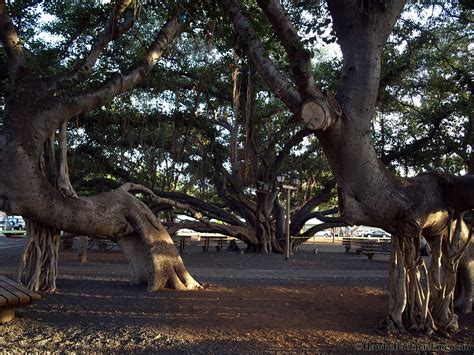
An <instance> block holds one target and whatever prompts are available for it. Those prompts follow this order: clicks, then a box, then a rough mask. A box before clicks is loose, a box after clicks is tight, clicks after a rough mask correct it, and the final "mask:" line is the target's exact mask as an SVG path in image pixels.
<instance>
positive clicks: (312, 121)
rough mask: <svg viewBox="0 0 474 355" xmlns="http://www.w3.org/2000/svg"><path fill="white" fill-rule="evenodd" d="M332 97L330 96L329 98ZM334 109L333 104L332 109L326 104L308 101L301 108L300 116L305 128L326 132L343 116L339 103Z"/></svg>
mask: <svg viewBox="0 0 474 355" xmlns="http://www.w3.org/2000/svg"><path fill="white" fill-rule="evenodd" d="M328 97H330V96H328ZM332 101H334V102H335V105H334V108H333V105H332V102H331V107H330V105H328V104H327V103H325V102H321V101H315V100H306V101H305V102H304V103H303V105H302V106H301V111H300V116H301V119H302V120H303V122H304V123H305V126H306V127H307V128H309V129H311V130H313V131H319V130H322V131H324V130H326V129H327V128H329V127H330V126H332V125H333V124H334V123H335V122H336V120H337V118H338V117H339V116H340V114H341V109H340V107H339V104H337V101H336V100H335V99H334V98H332Z"/></svg>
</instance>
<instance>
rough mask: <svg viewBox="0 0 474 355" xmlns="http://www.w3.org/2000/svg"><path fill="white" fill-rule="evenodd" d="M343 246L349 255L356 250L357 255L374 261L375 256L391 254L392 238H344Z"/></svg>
mask: <svg viewBox="0 0 474 355" xmlns="http://www.w3.org/2000/svg"><path fill="white" fill-rule="evenodd" d="M342 245H343V246H344V247H345V248H346V252H347V253H348V252H349V251H350V250H351V249H355V252H356V253H357V254H365V255H367V257H368V258H369V259H372V258H373V257H374V255H375V254H390V252H391V246H392V243H391V239H390V238H370V237H344V238H342Z"/></svg>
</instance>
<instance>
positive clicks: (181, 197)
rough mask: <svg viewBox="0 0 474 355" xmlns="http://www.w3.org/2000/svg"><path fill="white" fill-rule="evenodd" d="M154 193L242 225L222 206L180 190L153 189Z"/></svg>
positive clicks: (222, 219)
mask: <svg viewBox="0 0 474 355" xmlns="http://www.w3.org/2000/svg"><path fill="white" fill-rule="evenodd" d="M155 193H156V195H157V196H159V197H164V198H168V199H171V200H176V201H179V202H182V203H186V204H188V205H189V206H192V207H193V208H194V209H196V210H199V211H202V212H203V213H205V214H208V215H209V217H212V218H216V219H218V220H221V221H222V222H225V223H228V224H232V225H239V226H244V225H245V224H244V223H243V222H241V221H240V220H239V219H238V218H236V217H235V216H234V215H233V214H232V213H229V212H227V211H225V210H223V209H222V208H219V207H217V206H215V205H212V204H210V203H207V202H205V201H202V200H200V199H198V198H196V197H193V196H189V195H187V194H185V193H182V192H176V191H173V192H165V191H155Z"/></svg>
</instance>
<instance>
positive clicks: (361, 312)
mask: <svg viewBox="0 0 474 355" xmlns="http://www.w3.org/2000/svg"><path fill="white" fill-rule="evenodd" d="M0 245H1V244H0ZM315 247H317V248H318V249H319V253H318V254H317V255H315V254H314V248H315ZM20 250H21V249H19V248H16V249H15V248H13V249H12V248H10V249H1V248H0V274H3V275H7V276H11V275H12V273H13V272H14V270H15V266H16V264H17V261H18V255H19V252H20ZM183 258H184V259H185V263H186V265H187V266H188V268H189V270H190V271H191V272H192V273H193V274H194V275H195V276H196V278H197V279H198V280H199V281H201V282H203V283H204V285H205V286H206V288H205V289H204V290H201V291H191V292H177V291H171V290H165V291H162V292H158V293H149V292H147V291H146V289H145V288H144V287H132V286H130V285H128V270H129V269H128V266H127V264H126V261H125V259H124V257H123V255H122V254H121V252H120V251H118V250H112V251H99V250H93V251H92V252H90V254H89V262H88V263H87V264H86V265H81V264H79V262H78V261H77V255H76V253H75V251H74V250H73V251H62V252H61V258H60V270H61V276H60V277H59V280H58V286H59V290H58V291H57V292H55V293H53V294H44V295H43V299H42V300H41V301H40V302H38V303H35V304H33V305H30V306H28V307H27V308H24V309H21V310H18V311H17V318H16V319H15V320H13V321H11V322H9V323H7V324H4V325H0V351H6V352H25V351H40V352H43V351H80V352H107V353H109V352H118V353H121V352H127V353H128V352H139V353H141V352H153V353H156V352H159V353H189V354H199V353H205V354H209V353H216V354H221V353H236V354H241V353H282V354H283V353H299V354H305V353H314V352H321V351H324V352H335V353H350V352H355V351H357V350H362V351H365V350H377V352H379V353H386V352H387V350H393V349H398V350H412V351H415V350H417V349H418V350H419V349H421V348H420V347H424V349H432V350H433V351H440V350H441V351H443V352H446V351H449V350H450V351H452V350H458V351H459V352H461V350H466V352H464V353H472V352H473V349H474V343H473V340H474V331H473V330H474V316H472V315H469V316H462V317H461V318H460V323H461V327H462V330H461V332H460V333H459V334H457V335H456V336H455V337H454V338H452V339H446V338H427V337H423V336H412V335H411V336H410V335H408V336H387V335H386V334H385V333H384V331H382V330H381V329H380V327H379V324H380V321H381V320H382V319H383V318H384V316H385V313H386V310H387V307H388V297H387V293H386V284H387V280H388V279H387V273H388V272H387V268H388V259H387V257H386V256H376V257H375V258H374V260H368V259H367V258H366V257H365V256H358V255H355V254H353V253H349V254H346V253H344V252H343V248H342V247H341V246H334V245H316V246H315V245H307V246H305V247H304V248H303V250H301V251H299V252H297V253H296V254H295V255H294V256H293V258H292V259H290V260H289V261H287V262H285V261H284V260H283V258H282V256H279V255H256V254H244V255H241V254H238V253H233V252H228V251H221V252H219V253H217V252H216V251H209V252H206V253H203V252H202V251H201V250H200V249H199V248H198V247H197V246H196V245H194V246H191V247H190V248H187V249H186V250H185V253H184V254H183ZM392 353H393V352H392Z"/></svg>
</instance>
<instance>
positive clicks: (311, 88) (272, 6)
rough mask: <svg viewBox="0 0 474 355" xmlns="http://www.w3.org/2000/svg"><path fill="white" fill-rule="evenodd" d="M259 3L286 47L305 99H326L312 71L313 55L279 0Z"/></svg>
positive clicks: (301, 93) (263, 0) (260, 0)
mask: <svg viewBox="0 0 474 355" xmlns="http://www.w3.org/2000/svg"><path fill="white" fill-rule="evenodd" d="M257 3H258V5H259V6H260V7H261V9H262V10H263V13H264V14H265V16H266V17H267V19H268V20H269V21H270V24H271V26H272V28H273V31H274V32H275V34H276V35H277V37H278V39H279V40H280V42H281V43H282V45H283V47H284V48H285V51H286V53H287V54H288V58H289V60H290V63H291V70H292V72H293V75H294V77H295V81H296V83H297V85H298V89H299V92H300V95H301V96H302V98H303V99H304V100H306V99H307V98H309V97H311V98H314V99H319V100H324V96H323V93H322V92H321V90H320V89H319V87H318V86H317V85H316V82H315V80H314V77H313V73H312V71H311V55H310V53H309V52H308V51H307V50H306V49H305V48H304V47H303V45H302V44H301V40H300V37H299V36H298V33H297V32H296V29H295V28H294V26H293V24H292V23H291V21H290V20H289V18H288V16H287V15H286V14H285V10H284V9H283V6H282V4H281V2H280V1H279V0H257Z"/></svg>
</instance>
